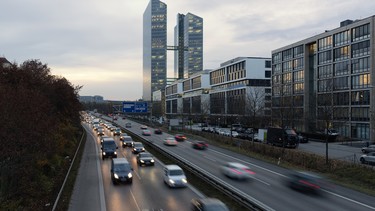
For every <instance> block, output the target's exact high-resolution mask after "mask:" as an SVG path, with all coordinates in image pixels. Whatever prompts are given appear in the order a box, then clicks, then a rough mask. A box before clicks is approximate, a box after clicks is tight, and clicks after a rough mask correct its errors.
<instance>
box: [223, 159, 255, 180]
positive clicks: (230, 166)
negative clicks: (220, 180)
mask: <svg viewBox="0 0 375 211" xmlns="http://www.w3.org/2000/svg"><path fill="white" fill-rule="evenodd" d="M221 171H222V172H223V174H224V175H225V176H227V177H229V178H231V179H238V180H247V179H251V178H253V177H254V175H255V172H253V171H252V170H251V169H250V167H248V166H245V165H243V164H241V163H236V162H227V163H225V164H224V165H223V166H222V167H221Z"/></svg>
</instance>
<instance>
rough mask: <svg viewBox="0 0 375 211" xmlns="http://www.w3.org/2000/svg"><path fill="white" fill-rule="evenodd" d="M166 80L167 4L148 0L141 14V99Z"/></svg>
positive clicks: (157, 88) (145, 97) (162, 85)
mask: <svg viewBox="0 0 375 211" xmlns="http://www.w3.org/2000/svg"><path fill="white" fill-rule="evenodd" d="M166 82H167V5H166V4H165V3H163V2H161V1H159V0H150V2H149V4H148V6H147V8H146V10H145V12H144V14H143V100H151V99H152V93H153V92H154V91H157V90H161V89H164V88H165V86H166Z"/></svg>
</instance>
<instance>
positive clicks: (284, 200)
mask: <svg viewBox="0 0 375 211" xmlns="http://www.w3.org/2000/svg"><path fill="white" fill-rule="evenodd" d="M126 121H128V120H126ZM116 122H117V124H119V125H120V126H124V125H125V121H124V120H117V121H116ZM132 124H133V127H132V128H129V130H130V131H131V132H133V133H135V134H138V135H139V136H142V135H141V129H140V125H139V124H138V123H136V122H132ZM151 131H153V130H152V129H151ZM168 136H172V135H169V134H166V133H164V134H163V135H155V134H152V135H151V136H144V139H145V140H148V141H149V142H152V144H154V145H157V146H158V147H162V148H163V149H165V150H166V151H167V152H168V153H170V154H174V155H177V156H180V157H182V158H183V159H186V160H188V161H190V162H191V163H194V164H195V165H196V166H198V167H199V168H201V169H204V170H206V171H208V172H209V173H211V174H212V175H214V176H215V177H216V179H219V180H222V181H224V182H225V183H226V185H227V186H228V187H232V188H235V189H237V190H239V191H242V192H244V193H245V194H247V195H248V196H249V197H252V198H253V199H254V201H256V202H257V203H260V204H261V205H262V206H263V207H264V208H265V209H267V210H375V197H372V196H369V195H366V194H363V193H360V192H357V191H353V190H351V189H347V188H344V187H341V186H338V185H334V184H333V183H328V184H327V186H325V189H323V194H322V195H321V196H316V195H311V194H304V193H301V192H298V191H295V190H292V189H290V188H289V187H288V186H286V184H285V179H286V178H287V175H288V174H289V173H290V170H288V169H285V168H281V167H279V166H277V165H272V164H269V163H267V162H263V161H259V160H256V159H252V158H250V157H247V156H243V155H240V154H237V153H234V152H231V151H228V150H224V149H221V148H218V147H214V146H210V147H209V149H208V150H206V151H198V150H195V149H193V148H192V147H191V142H190V141H192V140H187V141H185V142H179V144H178V146H176V147H168V146H164V145H163V143H162V140H163V139H164V138H166V137H168ZM233 161H234V162H239V163H243V164H245V165H248V166H250V167H251V168H252V170H254V171H255V172H256V178H255V179H254V180H253V181H247V182H239V181H233V180H231V179H229V178H227V177H225V176H224V175H222V173H221V171H220V167H221V165H222V164H223V163H225V162H233Z"/></svg>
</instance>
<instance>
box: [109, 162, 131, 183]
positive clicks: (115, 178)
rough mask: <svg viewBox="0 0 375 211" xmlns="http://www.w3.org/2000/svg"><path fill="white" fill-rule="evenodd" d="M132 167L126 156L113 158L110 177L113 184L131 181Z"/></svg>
mask: <svg viewBox="0 0 375 211" xmlns="http://www.w3.org/2000/svg"><path fill="white" fill-rule="evenodd" d="M132 171H133V168H132V167H131V165H130V163H129V162H128V160H126V158H114V159H112V165H111V179H112V183H113V184H114V185H116V184H118V183H125V182H126V183H132V182H133V174H132Z"/></svg>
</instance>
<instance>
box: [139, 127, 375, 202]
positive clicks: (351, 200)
mask: <svg viewBox="0 0 375 211" xmlns="http://www.w3.org/2000/svg"><path fill="white" fill-rule="evenodd" d="M135 132H137V131H135ZM138 132H140V131H138ZM165 135H166V134H165ZM166 136H169V135H166ZM156 139H157V138H153V140H156ZM154 143H156V144H160V142H154ZM210 148H212V147H210ZM220 150H221V149H220ZM227 153H228V151H226V152H224V153H223V154H225V155H227ZM229 153H233V152H230V151H229ZM233 154H234V156H235V159H238V158H237V157H238V156H239V155H238V154H236V153H233ZM240 157H241V155H240ZM244 157H245V158H247V159H248V157H247V156H244ZM270 166H271V168H270V169H273V168H275V166H274V165H270ZM258 167H259V165H258ZM276 167H277V166H276ZM260 170H264V171H266V172H274V171H272V170H269V169H268V168H263V167H261V168H260ZM274 173H276V174H279V173H277V172H274ZM265 178H267V177H265ZM270 181H274V180H273V179H272V180H270ZM277 181H278V180H277ZM283 187H284V186H283ZM330 194H331V193H330ZM263 195H264V194H263ZM331 195H334V196H335V197H338V198H340V199H343V200H345V201H346V202H352V203H351V205H352V206H353V204H354V206H355V205H360V206H363V207H366V204H365V203H361V202H360V201H357V200H353V199H350V197H346V196H342V195H340V194H339V195H336V194H335V193H333V194H331ZM370 198H371V197H370ZM289 201H290V200H289ZM343 204H345V203H343ZM303 207H305V206H303ZM331 207H334V206H331ZM345 207H350V205H349V206H345Z"/></svg>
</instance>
